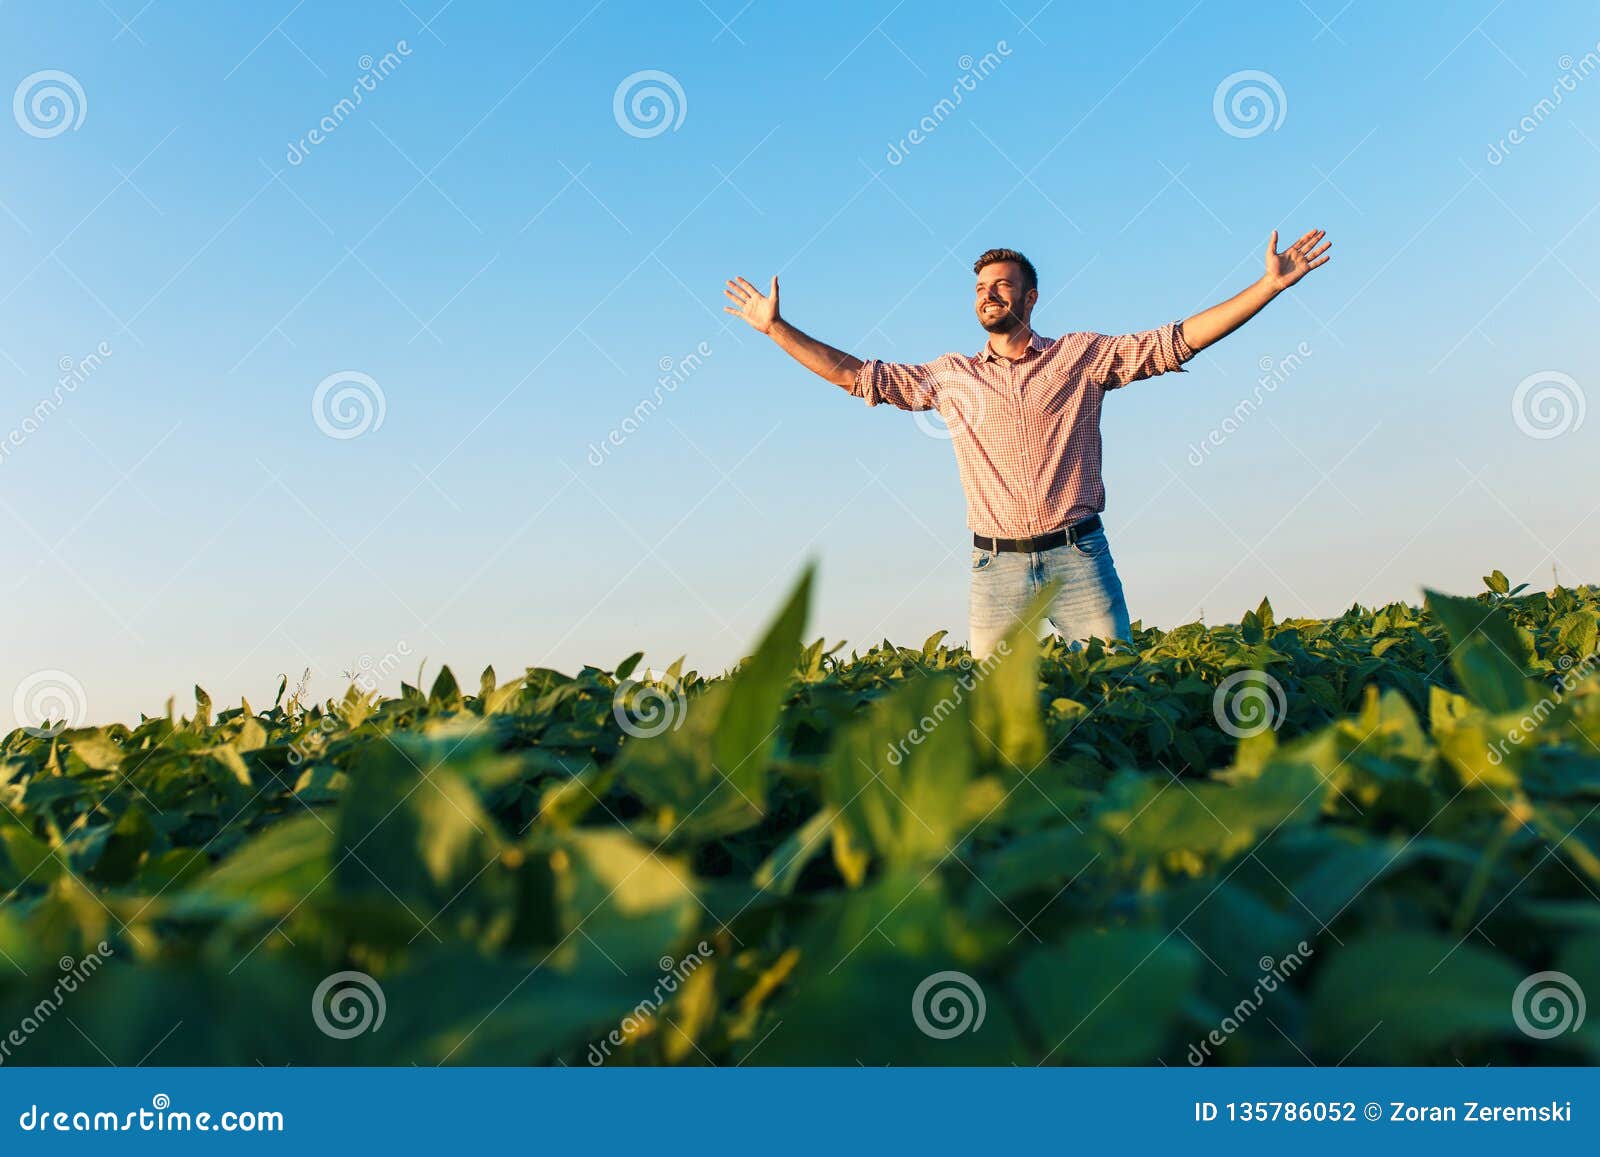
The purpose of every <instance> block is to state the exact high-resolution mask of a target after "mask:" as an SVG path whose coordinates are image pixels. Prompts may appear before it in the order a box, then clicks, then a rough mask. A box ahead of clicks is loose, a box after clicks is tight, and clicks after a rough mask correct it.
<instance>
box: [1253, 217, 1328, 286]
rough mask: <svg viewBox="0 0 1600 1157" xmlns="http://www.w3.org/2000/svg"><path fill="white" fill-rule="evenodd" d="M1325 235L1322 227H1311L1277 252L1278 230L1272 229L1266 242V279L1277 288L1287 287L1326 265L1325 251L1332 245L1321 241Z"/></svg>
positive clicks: (1325, 232)
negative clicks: (1307, 231)
mask: <svg viewBox="0 0 1600 1157" xmlns="http://www.w3.org/2000/svg"><path fill="white" fill-rule="evenodd" d="M1327 235H1328V234H1327V231H1326V230H1324V229H1313V230H1311V232H1309V233H1307V234H1306V235H1305V236H1304V237H1302V238H1300V240H1298V241H1296V242H1295V243H1294V244H1293V245H1291V246H1289V248H1287V249H1285V250H1284V251H1283V252H1282V253H1279V252H1278V231H1277V230H1276V229H1274V230H1273V231H1272V238H1271V240H1269V241H1268V242H1267V280H1268V281H1270V282H1272V284H1273V286H1274V287H1275V288H1277V289H1288V288H1289V287H1290V286H1291V285H1293V284H1294V283H1295V282H1297V281H1299V280H1300V279H1301V278H1302V277H1304V276H1305V275H1306V274H1308V273H1310V272H1311V271H1312V270H1313V269H1315V268H1316V267H1317V266H1319V265H1326V264H1327V263H1328V258H1327V252H1328V250H1329V249H1331V248H1332V247H1333V242H1332V241H1327V242H1323V241H1322V239H1323V238H1324V237H1326V236H1327ZM1319 242H1322V243H1321V244H1318V243H1319Z"/></svg>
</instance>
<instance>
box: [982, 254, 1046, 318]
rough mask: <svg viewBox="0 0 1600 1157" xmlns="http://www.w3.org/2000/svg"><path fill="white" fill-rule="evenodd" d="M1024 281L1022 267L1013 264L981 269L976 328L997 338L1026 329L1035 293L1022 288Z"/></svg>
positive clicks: (1013, 262)
mask: <svg viewBox="0 0 1600 1157" xmlns="http://www.w3.org/2000/svg"><path fill="white" fill-rule="evenodd" d="M1023 281H1024V277H1023V272H1022V267H1021V266H1020V265H1018V264H1017V263H1016V262H1015V261H997V262H995V263H994V264H992V265H985V266H984V267H983V268H982V269H980V270H979V271H978V296H977V301H976V303H975V308H976V310H977V314H978V324H979V325H981V326H983V328H984V329H986V330H988V331H989V332H990V333H999V334H1006V333H1011V332H1013V331H1015V330H1018V329H1021V328H1022V327H1023V326H1025V325H1027V324H1028V314H1029V313H1030V312H1032V309H1033V299H1034V297H1035V296H1036V294H1037V291H1036V290H1032V289H1026V288H1024V285H1023Z"/></svg>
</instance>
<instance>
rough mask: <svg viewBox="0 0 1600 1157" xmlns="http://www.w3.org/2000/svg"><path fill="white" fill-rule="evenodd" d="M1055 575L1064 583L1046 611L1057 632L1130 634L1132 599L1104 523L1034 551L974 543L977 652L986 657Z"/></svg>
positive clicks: (1078, 635)
mask: <svg viewBox="0 0 1600 1157" xmlns="http://www.w3.org/2000/svg"><path fill="white" fill-rule="evenodd" d="M1052 579H1059V580H1060V581H1061V588H1060V589H1059V590H1058V591H1057V592H1056V595H1055V598H1054V599H1052V600H1051V601H1050V606H1049V609H1048V610H1047V612H1046V614H1047V616H1048V618H1049V620H1050V625H1051V626H1052V627H1053V628H1054V629H1055V631H1056V633H1057V634H1059V635H1062V636H1064V637H1065V638H1067V639H1071V640H1073V641H1075V642H1076V641H1081V640H1084V639H1088V638H1092V637H1099V638H1102V639H1111V638H1118V639H1126V638H1127V637H1128V634H1129V629H1128V604H1127V603H1126V602H1125V601H1124V600H1123V597H1122V580H1121V579H1119V578H1117V567H1116V564H1115V563H1113V562H1112V561H1111V544H1110V543H1109V542H1107V541H1106V532H1105V530H1104V528H1102V529H1100V530H1097V531H1095V532H1094V533H1093V534H1090V535H1085V536H1084V537H1083V538H1081V539H1079V540H1078V541H1077V542H1076V543H1070V542H1069V543H1063V544H1062V545H1060V546H1058V547H1056V548H1055V549H1054V550H1041V551H1035V552H1034V553H1032V554H1023V553H1021V552H1018V551H1003V552H997V551H990V550H979V549H978V548H976V547H974V548H973V550H972V590H971V596H970V601H969V604H968V605H969V608H970V624H971V628H972V634H971V647H972V654H973V657H974V658H978V659H983V658H986V657H988V656H989V655H990V654H991V653H992V652H993V651H994V647H995V644H996V643H998V642H999V641H1000V639H1001V637H1002V636H1004V635H1005V633H1006V632H1007V631H1009V630H1010V629H1011V628H1012V627H1013V626H1014V625H1015V624H1016V621H1017V619H1018V618H1020V617H1021V615H1022V612H1023V611H1024V610H1026V609H1027V606H1028V602H1029V600H1031V599H1032V598H1033V596H1034V595H1036V594H1037V593H1038V592H1039V589H1040V588H1041V587H1043V586H1044V585H1045V584H1046V583H1048V582H1050V581H1051V580H1052Z"/></svg>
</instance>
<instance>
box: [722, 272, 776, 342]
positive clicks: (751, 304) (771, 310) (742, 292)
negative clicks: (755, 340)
mask: <svg viewBox="0 0 1600 1157" xmlns="http://www.w3.org/2000/svg"><path fill="white" fill-rule="evenodd" d="M722 292H723V295H724V296H725V297H727V299H728V300H729V301H731V302H733V305H725V306H723V307H722V312H723V313H731V314H733V315H734V316H736V317H742V318H744V319H745V321H747V322H749V323H750V325H751V327H752V328H753V329H755V330H756V331H757V332H758V333H770V332H771V331H772V324H773V323H774V322H775V321H777V320H778V278H777V275H776V274H774V275H773V278H772V288H771V289H769V290H768V291H767V292H766V293H765V294H763V293H762V292H761V291H760V290H759V289H757V288H756V287H755V286H753V285H751V284H750V283H749V282H748V281H746V280H745V279H744V278H742V277H738V278H735V279H734V280H732V281H730V282H728V288H727V289H724V290H723V291H722Z"/></svg>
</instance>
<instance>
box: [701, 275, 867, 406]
mask: <svg viewBox="0 0 1600 1157" xmlns="http://www.w3.org/2000/svg"><path fill="white" fill-rule="evenodd" d="M722 292H723V295H724V296H725V297H727V299H728V300H729V301H731V302H733V305H731V306H729V305H725V306H723V307H722V312H723V313H731V314H733V315H734V316H735V317H742V318H744V320H745V321H747V322H749V323H750V325H751V326H752V327H753V328H754V329H755V330H757V331H758V332H760V333H764V334H766V335H767V336H768V337H770V338H771V339H772V340H773V341H775V342H777V343H778V348H780V349H781V350H783V352H784V353H786V354H788V355H789V356H790V357H792V358H793V359H794V360H795V361H797V362H799V363H800V364H801V365H803V366H805V368H806V369H808V370H810V371H811V372H812V373H814V374H817V375H818V376H819V377H823V378H826V379H827V380H828V381H830V382H832V383H833V384H834V385H836V386H843V387H845V388H846V389H849V388H850V387H851V386H852V385H853V384H854V383H855V380H856V373H857V371H858V370H860V369H861V359H860V358H858V357H854V356H852V355H850V354H847V353H845V352H844V351H843V350H837V349H834V348H833V347H832V346H831V345H829V344H827V343H826V342H820V341H818V340H817V339H816V338H814V337H812V336H811V335H810V334H806V333H802V332H801V331H800V330H798V329H796V328H795V327H794V326H792V325H790V324H789V323H788V322H786V321H784V320H783V318H782V317H780V316H779V315H778V279H777V277H776V276H774V277H773V279H772V288H771V289H770V290H768V291H767V292H766V293H765V294H763V293H762V292H761V291H760V290H759V289H757V288H756V287H755V286H753V285H751V284H750V283H749V282H748V281H746V280H745V279H744V278H742V277H739V278H735V279H734V280H732V281H730V282H728V288H726V289H724V290H723V291H722Z"/></svg>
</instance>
